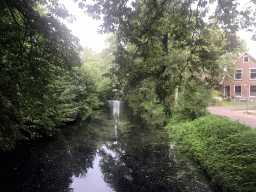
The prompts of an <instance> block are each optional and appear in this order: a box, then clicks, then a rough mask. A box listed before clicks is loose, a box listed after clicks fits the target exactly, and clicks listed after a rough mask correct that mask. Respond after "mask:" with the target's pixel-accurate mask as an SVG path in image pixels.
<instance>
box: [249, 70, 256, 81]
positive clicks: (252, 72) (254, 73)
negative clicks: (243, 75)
mask: <svg viewBox="0 0 256 192" xmlns="http://www.w3.org/2000/svg"><path fill="white" fill-rule="evenodd" d="M250 79H251V80H252V79H256V69H250Z"/></svg>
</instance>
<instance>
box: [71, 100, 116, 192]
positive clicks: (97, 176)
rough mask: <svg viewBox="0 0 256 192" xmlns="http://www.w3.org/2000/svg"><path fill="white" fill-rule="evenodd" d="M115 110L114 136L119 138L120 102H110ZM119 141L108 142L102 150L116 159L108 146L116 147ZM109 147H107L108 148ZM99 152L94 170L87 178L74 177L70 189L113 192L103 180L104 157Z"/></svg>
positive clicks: (90, 169)
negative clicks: (102, 163) (102, 162)
mask: <svg viewBox="0 0 256 192" xmlns="http://www.w3.org/2000/svg"><path fill="white" fill-rule="evenodd" d="M110 103H111V104H112V106H113V108H112V110H113V118H114V135H115V136H116V137H117V127H118V126H117V124H118V123H119V122H118V121H119V112H120V110H119V109H120V101H115V100H113V101H110ZM116 144H117V141H113V142H106V144H105V145H102V146H101V147H100V150H103V151H105V152H106V153H108V154H111V156H112V157H116V156H117V155H116V154H115V153H114V152H113V151H111V150H108V148H107V146H110V145H116ZM106 145H107V146H106ZM98 152H99V150H97V154H96V156H95V159H94V161H93V168H89V169H88V172H87V174H86V177H75V176H73V177H72V180H73V182H72V184H71V185H70V189H73V191H74V192H113V191H114V190H113V189H111V188H110V187H109V186H108V184H107V183H106V182H105V181H104V179H103V174H102V172H101V168H100V165H99V163H100V160H101V159H102V157H100V156H99V154H98Z"/></svg>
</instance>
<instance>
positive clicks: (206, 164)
mask: <svg viewBox="0 0 256 192" xmlns="http://www.w3.org/2000/svg"><path fill="white" fill-rule="evenodd" d="M167 128H169V129H170V132H171V133H172V135H174V137H175V140H176V141H177V145H178V146H179V147H180V149H181V150H182V151H183V152H185V153H186V154H187V155H189V156H190V157H192V158H193V159H194V160H195V161H196V162H198V163H199V164H200V165H201V166H202V168H203V169H205V170H207V172H208V173H210V174H211V175H210V176H211V177H212V182H213V184H220V183H221V185H222V188H223V190H224V191H256V174H255V172H256V163H255V160H256V131H255V130H252V129H251V128H250V127H249V126H247V125H244V124H241V123H239V122H237V121H231V120H230V119H228V118H227V117H223V116H218V115H206V116H204V117H200V118H198V119H196V120H194V121H192V122H186V123H176V124H170V123H169V124H168V125H167Z"/></svg>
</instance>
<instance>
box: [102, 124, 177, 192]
mask: <svg viewBox="0 0 256 192" xmlns="http://www.w3.org/2000/svg"><path fill="white" fill-rule="evenodd" d="M122 130H124V128H122ZM118 137H119V142H118V143H117V144H116V145H114V144H112V145H111V144H109V145H106V147H107V150H104V149H102V150H101V151H100V155H101V156H102V159H101V161H100V166H101V169H102V172H103V174H104V180H105V181H106V182H107V183H109V184H110V185H111V187H112V188H113V189H115V190H116V191H120V192H121V191H180V190H179V189H178V188H177V187H176V186H177V184H176V181H175V180H173V179H172V177H173V176H174V175H175V174H176V172H177V168H176V167H175V162H174V161H173V160H172V159H171V158H170V157H169V155H170V147H169V144H168V138H167V137H166V136H165V135H164V134H163V133H162V132H161V131H160V130H154V129H149V128H146V127H143V126H140V128H138V126H137V127H135V126H132V127H129V128H127V129H126V130H125V132H122V133H119V135H118Z"/></svg>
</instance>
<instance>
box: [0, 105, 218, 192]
mask: <svg viewBox="0 0 256 192" xmlns="http://www.w3.org/2000/svg"><path fill="white" fill-rule="evenodd" d="M130 112H131V109H129V108H128V107H127V106H126V105H125V103H123V102H119V101H112V102H110V103H109V107H107V108H105V109H103V110H101V111H98V112H97V113H96V114H95V115H94V117H93V118H92V119H91V122H87V123H85V124H84V125H73V126H65V127H63V128H62V129H61V132H60V133H59V134H58V135H56V136H54V137H50V138H48V139H43V140H41V141H40V142H39V141H38V142H35V143H34V144H30V145H23V146H19V147H18V148H17V149H15V150H14V151H12V152H4V153H2V154H1V155H2V157H5V158H4V162H3V165H2V168H1V170H2V171H1V174H2V176H3V177H2V178H3V179H2V181H3V182H2V183H3V187H4V189H5V191H19V192H20V191H24V192H25V191H54V192H58V191H59V192H63V191H75V192H79V191H123V192H127V191H154V192H155V191H163V192H164V191H174V192H180V191H181V192H182V191H184V192H190V191H205V192H211V191H214V190H213V189H212V188H211V186H210V184H209V182H208V180H207V178H206V177H205V176H204V173H202V172H200V170H199V169H198V168H197V167H196V166H194V165H193V163H191V162H190V161H189V160H188V159H187V158H185V156H184V155H182V154H181V153H180V152H179V151H178V150H177V149H176V148H175V147H174V145H173V144H172V142H171V141H170V139H169V137H168V134H167V133H166V130H165V129H162V128H156V127H152V126H148V125H147V124H145V123H144V121H143V120H142V119H141V118H140V117H139V116H135V115H133V114H132V113H130ZM11 181H15V182H12V184H11V185H10V184H9V183H10V182H11Z"/></svg>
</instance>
